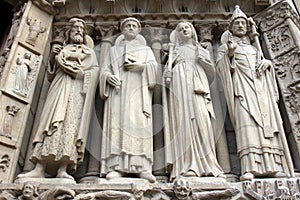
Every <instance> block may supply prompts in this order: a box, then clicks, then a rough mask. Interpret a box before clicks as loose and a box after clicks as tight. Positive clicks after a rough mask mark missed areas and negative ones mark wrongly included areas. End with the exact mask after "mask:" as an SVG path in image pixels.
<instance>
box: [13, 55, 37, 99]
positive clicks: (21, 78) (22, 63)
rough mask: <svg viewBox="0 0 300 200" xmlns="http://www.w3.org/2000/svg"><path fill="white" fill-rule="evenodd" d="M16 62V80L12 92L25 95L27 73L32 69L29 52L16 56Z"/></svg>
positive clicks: (26, 91)
mask: <svg viewBox="0 0 300 200" xmlns="http://www.w3.org/2000/svg"><path fill="white" fill-rule="evenodd" d="M16 63H17V65H16V80H15V87H14V92H15V93H17V94H19V95H21V96H27V93H28V74H29V73H30V71H31V70H32V69H33V63H32V62H31V54H30V53H24V56H23V58H20V57H19V58H17V61H16Z"/></svg>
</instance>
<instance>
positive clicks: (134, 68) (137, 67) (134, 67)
mask: <svg viewBox="0 0 300 200" xmlns="http://www.w3.org/2000/svg"><path fill="white" fill-rule="evenodd" d="M124 67H125V68H126V69H127V70H128V71H131V72H140V71H143V70H144V68H145V64H142V63H137V62H133V63H126V64H124Z"/></svg>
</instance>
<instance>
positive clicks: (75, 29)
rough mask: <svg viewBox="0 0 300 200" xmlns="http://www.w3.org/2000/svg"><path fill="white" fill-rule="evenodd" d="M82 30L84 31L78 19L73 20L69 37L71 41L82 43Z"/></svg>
mask: <svg viewBox="0 0 300 200" xmlns="http://www.w3.org/2000/svg"><path fill="white" fill-rule="evenodd" d="M83 32H84V24H83V23H82V22H80V21H77V22H75V23H74V24H73V25H72V28H71V31H70V39H71V41H72V42H73V43H76V44H82V43H83Z"/></svg>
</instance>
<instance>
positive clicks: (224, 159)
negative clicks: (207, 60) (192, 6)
mask: <svg viewBox="0 0 300 200" xmlns="http://www.w3.org/2000/svg"><path fill="white" fill-rule="evenodd" d="M214 27H216V24H215V23H199V24H198V23H197V24H195V28H196V30H197V32H198V34H199V40H200V43H201V45H202V46H203V47H204V48H206V49H207V50H208V51H209V52H210V55H211V59H212V60H214V52H213V35H212V29H213V28H214ZM210 89H211V94H212V101H213V105H214V111H215V115H216V123H215V124H214V125H213V126H214V131H215V138H216V149H217V158H218V161H219V163H220V165H221V167H222V169H223V170H224V172H225V173H229V172H231V167H230V161H229V152H228V145H227V139H226V133H225V130H224V121H225V114H226V113H224V111H223V110H222V105H221V100H220V95H219V87H218V82H217V79H215V81H214V82H212V83H211V85H210ZM225 111H226V110H225Z"/></svg>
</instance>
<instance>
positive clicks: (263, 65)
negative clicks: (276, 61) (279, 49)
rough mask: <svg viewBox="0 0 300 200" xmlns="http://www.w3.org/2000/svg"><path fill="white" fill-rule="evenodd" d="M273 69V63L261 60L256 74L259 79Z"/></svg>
mask: <svg viewBox="0 0 300 200" xmlns="http://www.w3.org/2000/svg"><path fill="white" fill-rule="evenodd" d="M271 67H272V62H271V61H270V60H267V59H263V60H261V62H260V63H259V65H258V66H257V68H256V74H257V76H258V77H260V76H262V74H263V73H264V72H265V71H266V70H267V69H268V68H271Z"/></svg>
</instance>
